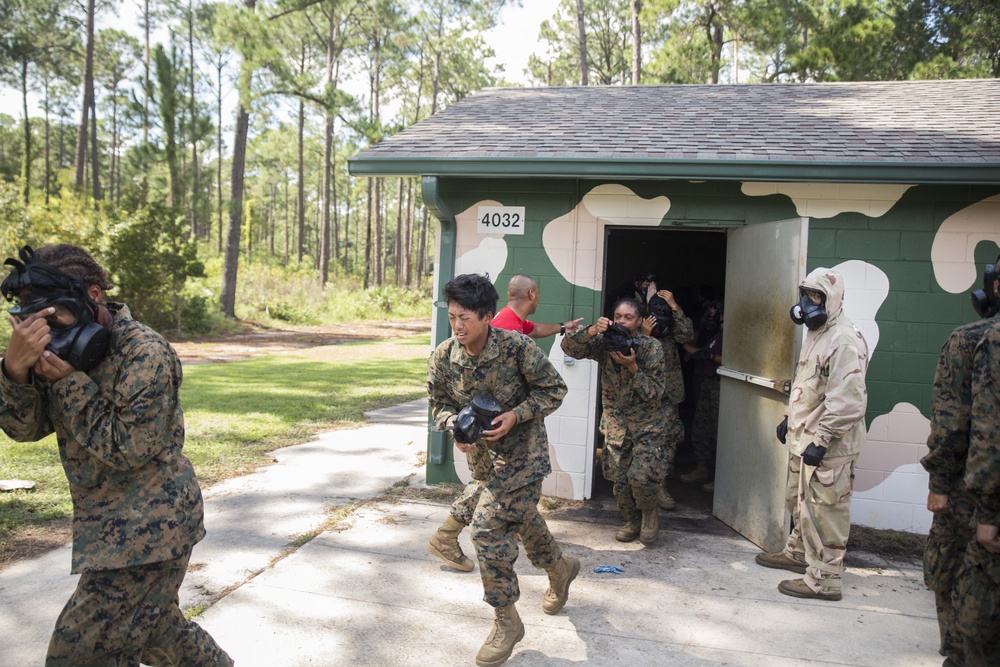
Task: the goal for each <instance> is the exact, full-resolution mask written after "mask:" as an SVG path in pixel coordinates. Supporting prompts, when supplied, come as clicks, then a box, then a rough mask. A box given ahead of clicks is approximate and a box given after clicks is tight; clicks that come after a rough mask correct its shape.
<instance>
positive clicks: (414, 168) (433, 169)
mask: <svg viewBox="0 0 1000 667" xmlns="http://www.w3.org/2000/svg"><path fill="white" fill-rule="evenodd" d="M348 166H349V169H350V172H351V174H352V175H354V176H455V177H471V178H613V179H649V180H658V179H662V180H678V179H681V180H697V181H700V180H705V181H776V182H788V181H791V182H820V183H822V182H831V183H907V184H910V183H923V184H942V185H944V184H952V185H957V184H961V185H996V184H998V183H1000V162H997V163H984V162H889V161H885V162H872V161H855V162H832V161H831V162H824V161H819V160H808V161H778V160H656V159H617V160H616V159H607V158H597V159H594V158H591V159H580V158H535V157H533V158H509V157H470V158H455V157H412V158H401V157H376V156H369V157H361V156H355V157H353V158H350V159H349V160H348Z"/></svg>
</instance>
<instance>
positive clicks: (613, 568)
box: [594, 565, 625, 574]
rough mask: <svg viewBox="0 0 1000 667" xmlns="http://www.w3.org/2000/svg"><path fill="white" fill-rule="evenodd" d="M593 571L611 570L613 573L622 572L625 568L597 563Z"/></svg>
mask: <svg viewBox="0 0 1000 667" xmlns="http://www.w3.org/2000/svg"><path fill="white" fill-rule="evenodd" d="M594 572H613V573H615V574H622V573H624V572H625V570H624V569H622V568H620V567H618V566H617V565H598V566H597V567H595V568H594Z"/></svg>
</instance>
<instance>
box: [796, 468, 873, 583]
mask: <svg viewBox="0 0 1000 667" xmlns="http://www.w3.org/2000/svg"><path fill="white" fill-rule="evenodd" d="M857 458H858V457H857V456H856V455H855V456H837V457H826V458H824V459H823V463H822V464H821V465H820V466H818V467H816V468H813V467H812V466H804V465H802V457H801V456H795V455H791V456H789V457H788V486H787V487H786V491H785V507H787V508H788V511H789V512H790V513H791V515H792V522H793V523H794V526H793V528H792V533H791V535H789V536H788V541H787V542H786V543H785V554H786V555H787V556H789V557H792V558H795V559H796V560H798V561H802V560H805V562H806V574H805V577H804V579H805V582H806V584H807V585H808V586H809V588H811V589H812V590H814V591H819V592H823V593H835V592H839V591H840V586H841V582H840V579H841V576H842V575H843V573H844V555H845V554H846V553H847V538H848V536H849V535H850V532H851V492H852V490H853V488H854V466H855V463H857Z"/></svg>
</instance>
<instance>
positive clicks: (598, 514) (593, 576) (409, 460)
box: [0, 401, 942, 667]
mask: <svg viewBox="0 0 1000 667" xmlns="http://www.w3.org/2000/svg"><path fill="white" fill-rule="evenodd" d="M370 417H371V418H372V419H373V421H374V423H373V424H372V425H371V426H368V427H365V428H363V429H358V430H354V431H334V432H330V433H324V434H322V435H320V436H319V437H318V438H317V439H316V441H314V442H311V443H307V444H303V445H297V446H294V447H287V448H285V449H282V450H278V451H276V452H274V458H275V460H276V462H277V463H276V464H275V465H273V466H270V467H268V468H267V469H265V470H262V471H260V472H258V473H256V474H253V475H248V476H246V477H242V478H238V479H233V480H229V481H227V482H225V483H223V484H219V485H217V486H215V487H213V488H212V489H211V490H209V491H208V492H206V494H205V497H206V524H207V527H208V533H209V534H208V537H207V538H206V539H205V540H204V541H203V542H202V543H201V544H199V545H198V546H197V547H196V548H195V551H194V554H193V557H192V561H191V562H192V565H191V571H190V572H189V574H188V577H187V579H186V580H185V585H184V588H183V589H182V594H181V598H182V600H181V601H182V605H183V606H185V607H186V608H190V607H194V606H202V607H204V606H207V609H206V610H205V611H204V612H203V613H202V614H201V615H200V616H199V617H198V622H199V623H201V625H202V626H203V627H205V628H206V629H207V630H208V631H209V632H211V633H212V635H213V636H214V637H215V638H216V639H217V640H218V642H219V643H220V644H221V645H222V646H223V647H224V648H225V649H226V650H227V651H228V652H229V653H230V655H232V656H233V658H234V659H236V661H237V664H239V665H240V666H241V667H250V666H257V665H259V666H261V667H265V666H266V667H276V666H278V667H285V666H287V667H298V666H300V665H301V666H304V665H320V666H326V665H329V666H340V665H343V666H348V665H351V666H354V665H371V666H373V667H374V666H379V667H381V666H384V665H419V666H431V665H434V666H439V665H472V664H474V658H475V654H476V651H477V650H478V649H479V646H480V645H481V644H482V642H483V640H484V639H485V638H486V636H487V634H488V633H489V630H490V624H491V621H492V610H491V609H490V608H489V607H488V606H487V605H486V604H485V603H484V602H482V584H481V581H480V579H479V576H478V572H473V573H468V574H465V573H459V572H456V571H454V570H451V569H450V568H448V567H447V566H444V565H443V564H441V563H440V561H438V560H437V559H436V558H434V557H433V556H431V555H430V554H429V553H428V552H427V551H426V549H425V547H424V544H425V543H426V541H427V538H428V537H429V536H430V534H431V533H432V532H433V531H434V530H435V529H436V528H437V526H438V525H440V524H441V522H443V521H444V519H445V518H446V516H447V512H448V507H447V504H444V503H434V502H428V501H414V500H392V499H391V498H390V499H385V498H381V499H379V500H375V501H371V499H374V498H380V497H383V496H384V492H385V490H386V489H387V488H388V487H390V486H392V485H393V484H395V483H398V482H400V481H401V480H405V479H409V482H410V484H411V485H415V486H417V485H421V484H422V480H423V467H422V466H421V465H420V464H419V463H418V460H419V459H418V457H419V455H420V454H421V453H422V452H423V450H424V446H425V439H426V428H427V427H426V422H425V420H426V402H425V401H415V402H413V403H408V404H405V405H402V406H397V407H396V408H391V409H389V410H383V411H378V412H376V413H372V414H371V415H370ZM363 501H371V502H363ZM337 507H350V508H352V509H351V511H349V512H346V513H345V518H343V519H341V520H339V521H338V522H337V523H336V524H335V527H334V528H333V529H331V530H327V531H325V532H321V533H320V534H319V535H317V536H316V537H314V538H313V539H311V540H309V541H307V542H305V543H304V544H302V542H303V541H304V540H305V537H303V536H306V537H308V536H310V535H312V534H313V533H314V532H315V531H317V529H319V528H320V527H321V526H323V525H324V523H325V521H326V520H327V519H328V517H329V513H328V512H329V510H330V509H331V508H337ZM661 516H662V517H663V518H662V521H661V523H662V529H663V530H662V531H661V535H660V540H659V543H658V544H657V545H656V546H654V547H652V548H645V547H642V546H641V545H640V544H639V543H637V542H636V543H631V544H622V543H619V542H616V541H615V540H614V530H615V528H616V527H617V524H618V518H617V512H616V511H614V508H613V506H612V503H604V504H602V503H599V502H589V503H586V504H585V506H584V507H583V508H582V509H578V510H571V511H561V512H558V513H556V514H555V515H554V516H553V517H552V518H550V519H549V526H550V528H551V530H552V532H553V534H554V535H555V537H556V539H557V540H558V541H559V542H560V544H561V545H563V548H564V550H565V551H566V553H568V554H569V555H572V556H576V557H577V558H579V559H580V560H581V561H582V562H583V569H582V570H581V573H580V577H579V578H578V579H577V580H576V581H575V582H574V583H573V585H572V587H571V589H570V600H569V603H568V604H567V606H566V608H565V609H564V610H563V611H561V612H560V613H559V614H557V615H555V616H548V615H546V614H544V613H542V611H541V600H542V595H543V593H544V591H545V588H546V587H547V585H548V581H547V577H546V576H545V573H544V572H540V571H536V570H534V569H533V568H532V567H531V565H530V563H529V562H528V560H527V558H526V557H524V556H523V555H522V557H521V558H520V559H518V563H517V569H518V575H519V577H520V581H521V591H522V592H521V601H520V602H519V603H518V609H519V611H520V614H521V617H522V620H523V621H524V623H525V628H526V631H525V637H524V639H523V640H522V641H521V642H520V643H519V644H518V645H517V647H516V648H515V650H514V653H513V655H512V656H511V658H510V660H509V661H508V663H507V664H509V665H521V666H526V665H538V666H542V665H545V666H560V665H575V664H593V665H613V664H622V665H629V666H632V665H635V666H643V665H650V666H653V665H768V666H784V665H788V666H792V665H801V664H816V665H825V664H829V665H872V666H875V665H878V666H880V667H882V666H888V665H900V666H904V665H905V666H906V667H921V666H924V665H926V666H928V667H929V666H931V665H940V664H941V660H942V659H941V657H940V656H939V655H938V654H937V642H938V632H937V623H936V620H935V615H934V601H933V596H932V595H931V593H930V592H928V591H927V590H926V589H925V588H924V587H923V584H922V575H921V572H920V571H919V568H917V567H916V566H912V565H907V566H901V565H898V564H892V563H888V562H885V561H881V560H879V559H878V558H876V557H874V556H866V557H865V558H864V560H865V561H866V562H868V563H870V564H871V565H872V567H865V568H856V567H852V568H849V569H848V572H847V575H846V576H845V580H844V584H845V587H844V599H843V601H841V602H816V601H808V600H798V599H795V598H790V597H787V596H784V595H781V594H780V593H778V591H777V588H776V587H777V584H778V582H779V581H781V580H782V579H784V578H787V577H786V576H785V575H786V574H788V576H792V575H791V573H784V572H783V571H779V570H769V569H766V568H761V567H759V566H757V565H755V564H754V562H753V557H754V555H755V554H756V553H758V551H759V550H758V549H757V548H756V547H755V546H754V545H752V544H751V543H749V542H748V541H746V540H745V539H743V538H742V537H740V536H739V535H737V534H735V533H733V532H732V531H731V530H729V529H728V528H727V527H725V526H724V525H723V524H721V523H720V522H718V521H717V520H715V519H714V518H712V517H710V516H709V515H708V514H707V513H706V512H704V511H703V510H698V509H694V508H691V507H685V506H683V505H682V506H680V507H679V508H678V510H677V511H675V512H670V513H663V514H662V515H661ZM462 542H463V547H464V548H465V550H466V553H469V554H471V553H473V550H472V545H471V542H470V541H469V538H468V531H465V533H463V535H462ZM298 544H302V546H296V545H298ZM602 564H608V565H618V566H620V567H622V568H624V570H625V573H624V574H604V573H595V572H594V571H593V570H594V568H595V567H596V566H598V565H602ZM68 572H69V548H68V547H66V548H63V549H58V550H56V551H54V552H52V553H50V554H48V555H46V556H44V557H42V558H39V559H36V560H32V561H29V562H25V563H20V564H18V565H15V566H13V567H10V568H8V569H7V570H5V571H3V572H0V664H2V665H4V666H5V667H6V666H12V667H20V666H22V665H23V666H29V665H41V664H42V663H43V661H44V655H45V648H46V645H47V643H48V635H49V632H50V631H51V628H52V624H53V622H54V620H55V618H56V616H57V615H58V613H59V611H60V609H61V607H62V605H63V603H64V602H65V600H66V599H67V598H68V597H69V595H70V593H71V592H72V590H73V587H74V586H75V579H76V578H75V577H72V576H70V575H69V574H68ZM208 605H211V606H208Z"/></svg>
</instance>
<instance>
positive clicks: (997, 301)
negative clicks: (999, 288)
mask: <svg viewBox="0 0 1000 667" xmlns="http://www.w3.org/2000/svg"><path fill="white" fill-rule="evenodd" d="M998 264H1000V257H997V263H996V264H987V265H986V268H984V269H983V289H977V290H976V291H974V292H972V293H970V294H969V297H970V298H971V299H972V307H973V308H974V309H975V311H976V314H977V315H979V317H982V318H984V319H985V318H987V317H993V316H994V315H996V314H997V312H998V311H1000V295H998V294H997V293H996V289H994V287H995V285H996V281H997V265H998Z"/></svg>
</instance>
